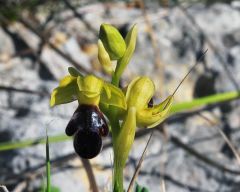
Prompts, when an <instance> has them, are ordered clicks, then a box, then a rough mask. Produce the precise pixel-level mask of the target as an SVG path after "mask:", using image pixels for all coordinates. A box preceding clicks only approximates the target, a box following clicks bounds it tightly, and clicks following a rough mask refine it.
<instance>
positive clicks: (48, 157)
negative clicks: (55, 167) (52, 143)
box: [46, 130, 51, 192]
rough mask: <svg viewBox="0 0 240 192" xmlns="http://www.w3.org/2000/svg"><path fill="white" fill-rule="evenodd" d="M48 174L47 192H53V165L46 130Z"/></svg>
mask: <svg viewBox="0 0 240 192" xmlns="http://www.w3.org/2000/svg"><path fill="white" fill-rule="evenodd" d="M46 172H47V189H46V191H47V192H51V164H50V156H49V140H48V135H47V130H46Z"/></svg>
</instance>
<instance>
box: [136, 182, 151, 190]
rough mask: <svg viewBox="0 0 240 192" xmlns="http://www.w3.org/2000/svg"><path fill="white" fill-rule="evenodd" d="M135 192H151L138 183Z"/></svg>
mask: <svg viewBox="0 0 240 192" xmlns="http://www.w3.org/2000/svg"><path fill="white" fill-rule="evenodd" d="M135 192H149V191H148V189H147V188H146V187H142V186H140V185H138V183H136V188H135Z"/></svg>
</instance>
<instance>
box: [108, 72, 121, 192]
mask: <svg viewBox="0 0 240 192" xmlns="http://www.w3.org/2000/svg"><path fill="white" fill-rule="evenodd" d="M119 81H120V76H119V75H117V73H116V71H115V73H114V74H113V77H112V84H113V85H115V86H116V87H119ZM110 112H111V127H112V142H113V150H114V170H113V186H114V189H113V191H114V192H123V166H119V163H118V159H117V158H116V154H115V153H116V150H115V149H116V148H117V146H115V145H116V144H115V142H116V140H117V137H118V135H119V131H120V124H119V120H118V117H117V111H116V108H115V107H113V106H111V107H110Z"/></svg>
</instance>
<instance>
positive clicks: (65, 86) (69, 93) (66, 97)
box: [50, 75, 78, 107]
mask: <svg viewBox="0 0 240 192" xmlns="http://www.w3.org/2000/svg"><path fill="white" fill-rule="evenodd" d="M77 95H78V86H77V78H75V77H72V76H70V75H68V76H66V77H64V78H63V79H62V80H61V81H60V83H59V87H57V88H55V89H54V90H53V92H52V94H51V99H50V106H51V107H53V106H55V105H59V104H64V103H69V102H72V101H74V100H76V99H77Z"/></svg>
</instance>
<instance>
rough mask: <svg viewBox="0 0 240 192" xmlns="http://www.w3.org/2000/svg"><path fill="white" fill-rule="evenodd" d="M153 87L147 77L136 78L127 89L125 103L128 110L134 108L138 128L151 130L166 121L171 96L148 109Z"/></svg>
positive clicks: (153, 90)
mask: <svg viewBox="0 0 240 192" xmlns="http://www.w3.org/2000/svg"><path fill="white" fill-rule="evenodd" d="M154 92H155V86H154V84H153V82H152V80H151V79H149V78H148V77H136V78H135V79H134V80H133V81H132V82H131V83H130V84H129V85H128V88H127V92H126V102H127V106H128V108H130V107H135V108H136V122H137V126H139V127H148V128H152V127H155V126H156V125H158V124H160V123H161V122H162V121H163V120H164V119H166V117H167V115H168V113H169V110H170V108H171V104H172V101H173V96H172V95H170V96H168V97H167V99H166V100H164V101H163V102H161V103H160V104H158V105H154V106H153V107H148V103H149V101H150V100H151V98H152V97H153V95H154Z"/></svg>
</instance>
